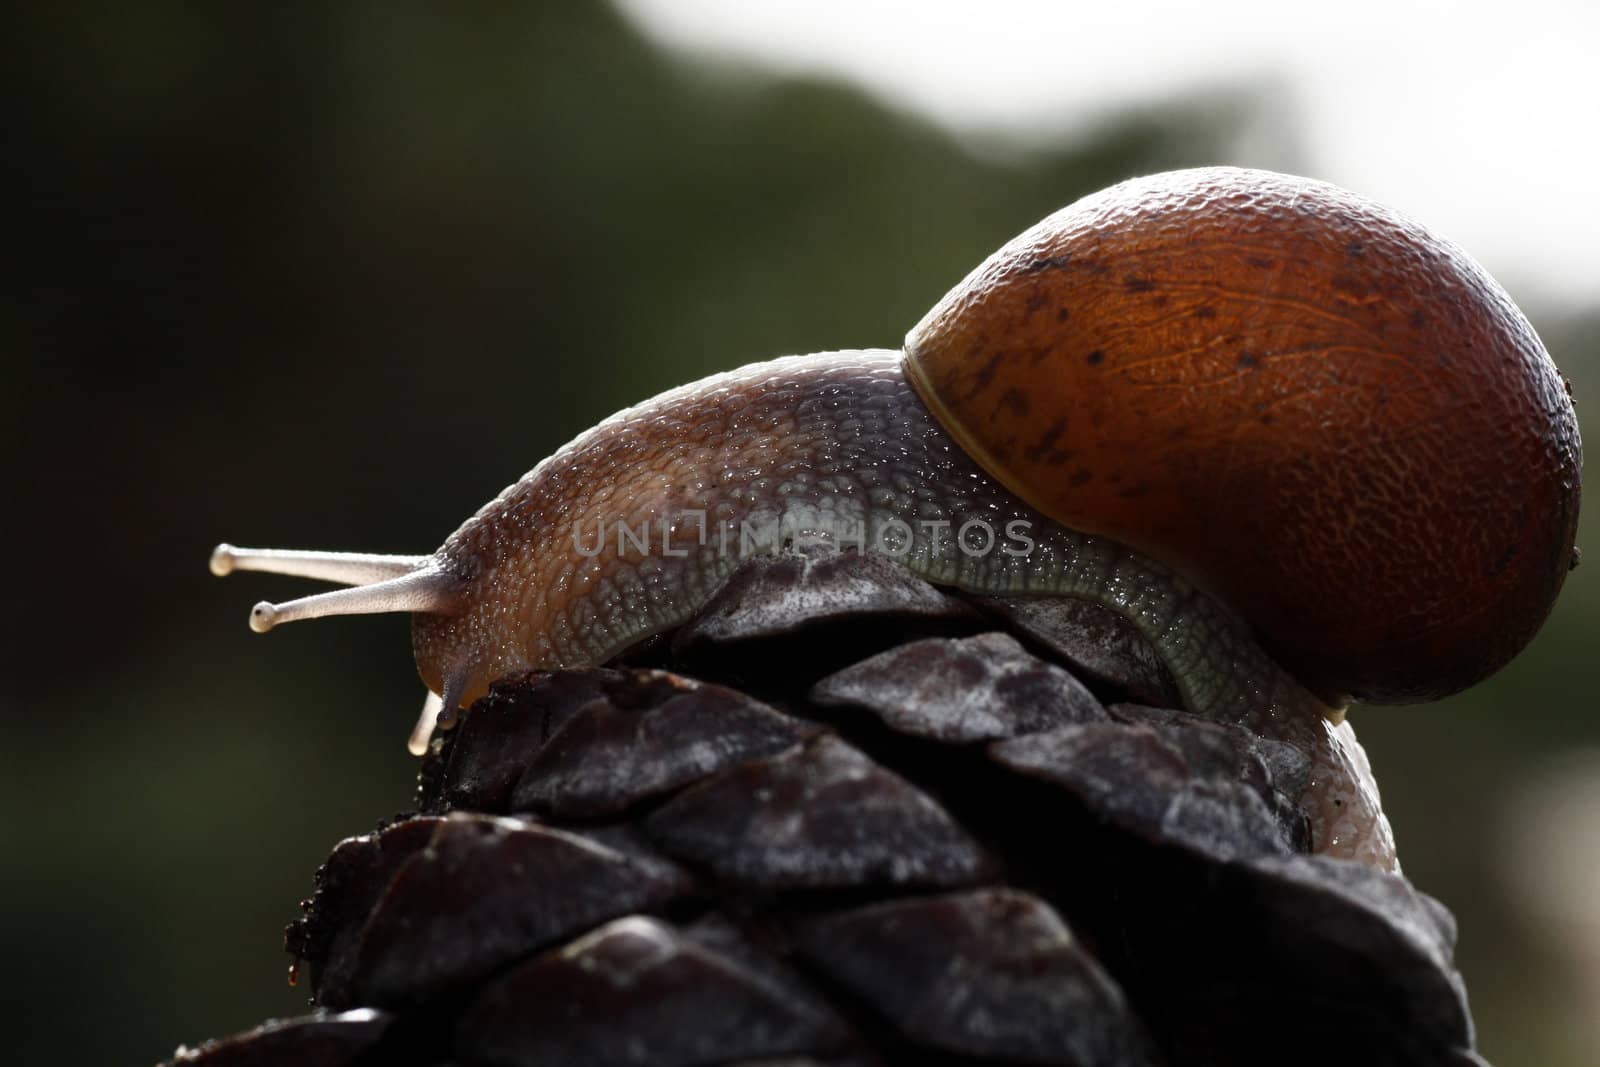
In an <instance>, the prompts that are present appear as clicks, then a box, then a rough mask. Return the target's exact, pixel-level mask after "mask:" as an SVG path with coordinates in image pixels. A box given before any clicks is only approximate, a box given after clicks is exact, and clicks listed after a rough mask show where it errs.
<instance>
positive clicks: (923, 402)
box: [212, 169, 1581, 865]
mask: <svg viewBox="0 0 1600 1067" xmlns="http://www.w3.org/2000/svg"><path fill="white" fill-rule="evenodd" d="M1358 245H1359V248H1357V246H1358ZM1397 261H1398V262H1397ZM1363 268H1366V269H1363ZM1345 298H1348V299H1345ZM1341 301H1342V302H1341ZM1424 342H1426V343H1424ZM1435 342H1437V345H1439V346H1444V348H1448V346H1450V345H1459V346H1461V347H1460V348H1459V349H1455V348H1449V349H1448V351H1446V350H1444V348H1441V349H1440V350H1439V351H1437V352H1436V351H1435V349H1434V348H1430V347H1429V345H1430V344H1434V343H1435ZM1385 412H1389V413H1396V414H1398V416H1399V418H1400V420H1401V421H1400V425H1399V427H1398V428H1389V427H1385V426H1384V425H1382V416H1383V413H1385ZM1208 419H1209V420H1210V421H1209V422H1208V421H1207V420H1208ZM1285 424H1288V425H1287V426H1286V425H1285ZM1304 424H1309V425H1304ZM1463 426H1465V429H1463V428H1462V427H1463ZM1485 428H1487V429H1488V430H1489V431H1490V432H1491V433H1498V434H1499V435H1500V436H1499V439H1498V441H1497V443H1496V445H1495V446H1493V447H1488V446H1483V447H1479V448H1478V449H1477V450H1476V451H1475V452H1474V451H1472V450H1470V449H1467V448H1466V447H1465V445H1463V444H1462V442H1463V440H1464V437H1463V436H1462V435H1463V434H1466V433H1468V432H1470V431H1482V430H1484V429H1485ZM1146 452H1147V453H1148V455H1145V453H1146ZM1374 455H1375V456H1377V457H1378V459H1379V460H1380V461H1381V462H1379V463H1378V464H1377V465H1376V467H1375V470H1376V473H1373V474H1370V475H1362V474H1361V473H1360V472H1358V471H1356V470H1354V469H1353V468H1351V467H1350V466H1349V465H1348V462H1354V461H1355V460H1358V459H1360V458H1362V457H1368V458H1370V457H1371V456H1374ZM1458 459H1459V460H1461V462H1459V463H1458V462H1457V460H1458ZM1347 461H1348V462H1347ZM1274 463H1276V466H1274ZM1580 463H1581V460H1580V457H1579V446H1578V438H1577V429H1576V422H1575V419H1574V418H1573V416H1572V409H1571V404H1570V401H1569V400H1568V398H1567V396H1566V394H1565V392H1564V389H1563V383H1562V382H1561V379H1560V376H1559V374H1557V373H1556V371H1555V369H1554V367H1553V365H1552V364H1551V363H1550V361H1549V357H1548V356H1547V355H1545V354H1544V350H1543V348H1542V347H1541V346H1540V345H1539V342H1538V339H1537V337H1536V336H1535V335H1534V333H1533V331H1532V328H1531V327H1529V326H1528V325H1527V323H1526V321H1525V320H1524V319H1522V317H1521V315H1520V313H1518V312H1517V311H1516V309H1515V307H1514V306H1513V305H1512V304H1511V303H1510V300H1509V298H1506V297H1505V296H1504V294H1503V293H1502V292H1501V291H1500V290H1499V288H1498V286H1496V285H1495V284H1494V282H1493V281H1492V280H1490V279H1489V278H1488V276H1487V275H1485V274H1483V272H1482V271H1481V269H1479V268H1477V267H1476V265H1475V264H1472V263H1471V261H1470V260H1468V259H1466V257H1465V256H1464V255H1462V254H1461V253H1459V252H1456V251H1455V250H1454V249H1453V248H1451V247H1450V246H1447V245H1445V244H1443V243H1442V242H1439V241H1437V239H1435V238H1432V237H1431V235H1428V234H1426V232H1425V231H1422V230H1420V229H1419V228H1417V227H1415V226H1414V225H1413V224H1410V223H1407V222H1404V221H1403V220H1398V219H1396V218H1395V217H1394V216H1392V215H1390V214H1388V213H1387V212H1384V211H1383V209H1381V208H1378V207H1377V206H1376V205H1371V204H1368V203H1367V202H1365V201H1361V200H1359V199H1357V198H1355V197H1353V196H1350V194H1347V193H1343V192H1342V191H1340V190H1336V189H1334V188H1333V187H1331V186H1325V185H1322V184H1320V183H1315V182H1309V181H1306V180H1304V179H1295V178H1287V177H1285V176H1282V175H1271V174H1265V173H1263V172H1254V171H1237V170H1228V169H1217V170H1206V171H1187V172H1176V173H1174V174H1170V175H1158V176H1156V177H1155V178H1151V179H1141V180H1138V181H1135V182H1128V183H1124V184H1123V185H1120V186H1116V187H1113V188H1112V189H1110V190H1107V191H1106V192H1105V193H1102V194H1098V195H1097V196H1095V197H1090V198H1087V199H1086V200H1084V201H1080V202H1079V203H1078V204H1075V205H1073V206H1072V207H1069V208H1067V209H1064V211H1062V212H1060V213H1058V214H1057V215H1055V216H1051V218H1049V219H1046V220H1045V221H1044V222H1042V223H1040V224H1039V226H1037V227H1035V228H1034V229H1033V230H1030V231H1028V232H1027V233H1025V234H1023V235H1022V236H1021V237H1019V238H1018V239H1017V240H1015V241H1013V242H1012V243H1011V244H1008V245H1007V246H1005V247H1004V248H1002V249H1001V250H1000V251H999V252H998V253H996V254H995V256H993V257H991V258H990V260H988V261H986V263H985V264H983V265H982V266H980V267H979V268H978V269H977V270H976V271H974V272H973V274H972V275H971V276H969V277H968V279H967V280H966V281H964V282H963V283H962V284H961V285H959V286H957V287H956V289H954V290H952V291H951V293H950V294H949V295H948V296H946V297H945V298H944V300H942V301H941V302H940V303H939V304H938V305H936V306H935V308H934V309H933V310H932V311H931V312H930V313H929V314H928V316H927V317H926V318H924V320H923V321H922V323H920V324H919V325H918V326H917V327H916V328H915V329H914V330H913V331H912V332H911V334H910V336H909V337H908V339H907V344H906V348H905V349H904V350H902V351H889V350H866V351H854V352H837V353H829V354H823V355H814V356H802V357H789V358H785V359H778V360H774V361H771V362H768V363H760V364H754V365H751V366H748V367H745V368H742V369H740V370H736V371H732V372H729V373H726V374H721V375H716V376H713V377H711V378H707V379H705V380H703V381H701V382H697V383H694V384H692V385H688V386H684V387H682V388H679V389H675V390H672V391H669V392H667V393H664V394H662V395H661V396H659V397H656V398H654V399H652V400H650V401H647V402H645V403H643V404H640V405H638V406H636V407H633V408H630V409H628V410H626V411H623V412H621V413H619V414H617V415H615V416H613V417H612V418H610V419H608V420H606V421H605V422H603V423H601V424H600V425H599V426H597V427H595V428H594V429H592V430H590V431H589V432H587V433H585V434H583V435H581V436H580V437H578V438H577V439H575V440H574V441H572V442H571V443H569V444H568V445H566V446H565V447H563V448H562V449H560V450H559V451H558V452H556V453H555V454H554V455H552V456H551V457H549V458H548V459H546V460H545V461H544V462H542V463H540V464H539V465H538V466H537V467H535V468H534V469H533V470H532V471H530V472H529V473H528V474H527V475H526V476H524V477H523V478H522V479H521V480H519V481H518V482H516V483H515V484H513V485H512V486H510V487H509V488H507V489H506V490H505V491H504V492H503V493H501V494H500V496H498V497H497V498H496V499H495V500H493V501H491V502H490V503H489V504H487V505H485V506H484V507H483V508H482V509H481V510H480V511H479V512H478V513H477V514H476V515H474V516H473V517H472V518H471V519H469V520H467V522H465V523H464V524H463V525H462V526H461V527H460V528H459V529H457V530H456V532H455V533H453V534H452V535H451V536H450V537H449V538H448V539H447V540H446V541H445V543H444V544H443V545H442V546H441V547H440V549H439V550H438V551H437V552H436V553H434V554H433V555H431V556H424V557H378V556H359V555H343V554H332V553H272V552H254V551H246V550H237V549H233V548H231V547H230V546H226V545H224V546H220V547H219V548H218V550H217V552H216V553H215V554H214V555H213V560H212V567H213V570H214V571H215V572H217V573H227V572H228V571H230V570H232V569H235V568H238V569H257V570H271V571H278V572H282V573H292V574H302V575H306V576H311V577H322V578H328V579H331V580H335V581H345V582H348V583H350V584H352V585H354V586H355V587H354V588H351V589H347V590H341V591H338V592H333V593H325V594H320V595H318V596H313V597H307V598H303V599H302V600H298V601H291V602H289V603H287V604H282V605H270V604H261V605H257V607H256V609H255V610H254V612H253V614H252V625H253V626H254V627H255V628H257V629H261V630H265V629H269V628H271V626H272V625H274V624H276V623H278V622H283V621H290V620H293V619H297V618H308V617H316V616H320V615H327V614H347V613H359V612H368V611H386V610H404V611H410V612H413V613H414V626H413V644H414V649H415V652H416V656H417V664H418V669H419V672H420V673H421V675H422V678H423V680H424V682H425V683H426V684H427V685H428V687H429V689H430V690H431V691H432V692H433V693H437V694H440V697H439V698H437V699H436V700H434V701H432V702H430V705H429V707H428V708H426V709H425V711H424V716H423V720H422V721H421V722H420V723H419V724H418V729H417V731H416V733H414V735H413V738H412V747H413V750H414V751H415V750H419V749H421V748H422V747H423V746H425V743H426V740H427V736H428V734H429V732H430V731H431V728H432V726H433V725H434V722H433V716H434V714H437V715H438V717H439V721H440V723H442V724H446V725H447V724H448V722H449V721H450V719H452V718H453V716H454V714H455V710H456V709H457V708H458V707H460V706H462V705H463V704H465V703H469V702H470V701H471V700H473V699H475V698H476V697H477V696H479V695H481V694H482V693H483V692H485V691H486V690H487V688H488V686H489V684H490V683H491V682H493V681H494V680H496V679H497V678H500V677H503V676H505V675H507V674H511V673H514V672H517V671H521V670H527V669H536V668H543V669H550V668H557V667H577V666H591V665H596V664H599V663H603V662H605V661H606V660H608V659H610V658H612V657H613V656H615V655H616V654H618V653H620V652H621V651H623V650H624V649H626V648H628V647H629V646H630V645H633V644H635V643H637V642H638V641H640V640H642V639H643V638H645V637H648V636H650V635H651V634H654V633H659V632H662V631H665V630H668V629H671V628H672V627H675V626H677V625H679V624H681V623H682V622H684V621H686V620H688V619H689V618H691V617H692V616H694V615H695V614H696V613H697V612H698V611H699V610H700V609H701V608H703V607H704V606H705V604H706V603H707V602H708V601H709V600H710V599H711V597H712V596H714V595H715V593H716V592H717V591H718V589H719V588H720V587H721V586H722V585H723V584H724V583H725V582H726V580H727V579H728V577H729V576H730V575H731V574H732V573H733V571H734V570H735V569H736V568H737V566H738V564H739V563H740V561H741V559H742V558H744V557H745V556H747V555H748V554H750V553H751V552H759V551H780V550H783V549H784V548H786V547H792V546H794V545H796V544H798V543H799V542H801V541H805V542H810V543H815V544H821V545H825V546H830V547H832V548H835V549H845V550H849V549H852V548H853V549H855V550H858V551H878V552H885V553H887V554H890V555H892V556H894V557H895V558H897V559H899V560H900V561H901V562H902V563H903V564H904V565H905V566H906V567H908V568H909V569H911V570H912V571H913V572H915V573H917V574H919V575H920V576H922V577H924V578H926V579H928V580H929V581H932V582H935V583H937V584H942V585H947V586H953V587H957V588H961V589H966V590H969V591H974V592H982V593H988V594H996V595H1021V596H1030V595H1032V596H1038V595H1050V596H1077V597H1086V598H1089V599H1093V600H1096V601H1098V602H1100V603H1102V604H1105V605H1106V606H1108V607H1110V608H1112V609H1114V610H1116V611H1118V612H1119V613H1121V614H1122V615H1123V616H1124V617H1126V618H1127V619H1129V620H1130V621H1131V622H1132V623H1133V624H1134V626H1135V627H1136V628H1138V629H1139V631H1140V632H1141V633H1143V634H1144V636H1145V637H1146V638H1147V639H1148V640H1149V641H1150V642H1151V644H1152V645H1153V646H1154V647H1155V648H1156V650H1157V652H1158V653H1159V654H1160V655H1161V657H1162V659H1163V660H1164V661H1165V662H1166V664H1167V666H1168V668H1169V670H1170V672H1171V674H1172V676H1173V678H1174V680H1175V681H1176V682H1177V684H1178V686H1179V689H1180V691H1181V693H1182V696H1183V698H1184V700H1185V703H1186V704H1187V705H1188V706H1189V707H1190V709H1191V710H1193V711H1196V712H1199V713H1201V714H1206V715H1212V716H1216V717H1219V718H1226V719H1229V720H1233V721H1239V722H1243V723H1246V724H1247V725H1250V726H1252V727H1253V728H1255V729H1257V730H1258V731H1260V732H1262V733H1264V734H1267V735H1269V736H1276V737H1282V738H1286V739H1290V740H1294V741H1296V742H1297V743H1299V744H1301V746H1302V747H1304V748H1306V749H1307V750H1309V751H1311V753H1312V755H1313V763H1314V772H1313V782H1312V786H1311V787H1310V789H1309V790H1308V800H1309V803H1308V807H1309V809H1310V812H1311V816H1312V821H1313V840H1314V842H1315V843H1316V847H1318V849H1319V850H1323V851H1329V852H1336V853H1340V854H1346V855H1357V856H1360V857H1361V858H1364V859H1367V860H1369V861H1370V862H1376V863H1380V864H1386V865H1387V864H1392V862H1393V846H1392V838H1391V837H1390V835H1389V832H1388V825H1387V823H1386V821H1385V820H1384V819H1383V816H1382V813H1381V810H1380V809H1379V808H1378V806H1377V798H1376V792H1375V790H1374V789H1373V788H1372V787H1371V781H1370V776H1369V775H1368V774H1367V773H1366V770H1365V762H1364V757H1363V756H1362V755H1361V753H1360V751H1359V747H1358V746H1356V745H1355V743H1354V737H1353V735H1352V734H1350V732H1349V727H1348V725H1345V724H1343V723H1342V721H1341V716H1340V715H1339V714H1338V708H1339V707H1340V705H1341V703H1342V699H1341V698H1342V697H1343V696H1344V695H1345V694H1351V693H1359V694H1361V695H1364V696H1372V695H1389V696H1394V695H1400V696H1407V697H1413V698H1415V697H1418V696H1422V695H1426V694H1430V693H1435V692H1442V691H1453V690H1454V689H1456V688H1460V687H1462V686H1463V685H1465V684H1470V682H1471V681H1472V680H1475V679H1476V677H1478V676H1481V675H1482V674H1485V673H1488V672H1489V671H1491V670H1493V669H1494V668H1495V667H1498V666H1499V665H1500V664H1501V663H1503V662H1504V661H1505V660H1506V659H1509V657H1510V655H1512V654H1514V653H1515V651H1516V650H1517V649H1519V648H1520V647H1521V646H1522V644H1524V643H1526V641H1527V639H1528V638H1530V637H1531V636H1532V633H1533V631H1534V630H1535V629H1536V628H1537V626H1538V624H1539V622H1541V621H1542V619H1543V618H1544V615H1545V613H1546V612H1547V611H1548V609H1549V604H1550V602H1551V601H1552V600H1553V598H1554V596H1555V592H1556V590H1557V589H1559V586H1560V582H1561V577H1562V576H1563V575H1564V573H1565V570H1566V568H1567V566H1568V565H1569V563H1570V560H1571V555H1572V541H1573V538H1574V536H1575V527H1576V517H1577V499H1578V488H1577V485H1578V477H1579V469H1580ZM1457 468H1460V469H1457ZM1285 471H1286V472H1287V473H1285ZM1394 509H1410V510H1411V511H1418V512H1421V513H1422V515H1423V517H1422V519H1421V520H1420V525H1421V527H1422V529H1421V532H1420V533H1411V532H1409V531H1401V532H1397V529H1398V527H1400V526H1402V525H1403V523H1402V522H1400V520H1399V519H1397V518H1396V517H1395V516H1394V515H1393V513H1392V512H1393V510H1394ZM1141 515H1142V516H1143V520H1142V522H1141ZM1273 533H1278V534H1281V535H1284V536H1285V537H1286V538H1287V543H1269V542H1270V537H1269V535H1270V534H1273ZM1230 537H1232V538H1235V539H1238V540H1240V541H1241V542H1242V543H1241V544H1230V542H1229V538H1230ZM1158 560H1159V561H1160V562H1157V561H1158ZM1295 566H1298V567H1299V568H1300V569H1301V570H1309V571H1311V572H1312V573H1311V575H1310V576H1309V577H1295V576H1293V575H1286V574H1285V573H1283V572H1286V571H1292V570H1294V568H1295ZM1411 571H1416V572H1417V576H1416V577H1415V579H1414V580H1412V582H1411V584H1410V585H1408V586H1406V587H1404V588H1402V589H1401V590H1399V591H1398V592H1395V591H1393V590H1391V589H1390V588H1388V586H1387V585H1386V584H1385V583H1389V582H1390V581H1391V580H1392V579H1393V575H1394V574H1396V573H1401V574H1407V573H1410V572H1411ZM1324 572H1325V573H1324ZM1344 587H1354V588H1355V591H1354V592H1353V593H1352V592H1346V591H1345V589H1344ZM1302 597H1303V598H1308V599H1309V600H1311V601H1313V602H1312V603H1309V604H1301V603H1298V599H1297V598H1302ZM1363 601H1370V602H1371V603H1372V606H1373V609H1374V611H1376V612H1379V613H1384V612H1386V613H1387V615H1384V617H1382V618H1379V619H1377V620H1376V621H1370V620H1369V621H1367V622H1365V623H1363V624H1361V625H1355V624H1354V623H1353V622H1352V614H1353V612H1352V604H1359V603H1361V602H1363ZM1273 627H1278V628H1280V629H1281V632H1280V629H1273ZM1395 644H1398V645H1399V647H1400V650H1401V651H1402V652H1403V653H1405V654H1404V655H1398V656H1397V655H1396V654H1393V653H1392V652H1391V646H1392V645H1395ZM1263 645H1266V646H1268V647H1270V648H1271V649H1273V651H1275V652H1277V653H1278V655H1279V656H1281V657H1283V658H1284V660H1285V661H1286V662H1288V663H1290V664H1291V668H1292V669H1290V670H1285V669H1284V668H1282V667H1280V666H1278V659H1277V658H1275V657H1274V656H1271V655H1269V654H1268V653H1267V652H1266V651H1263ZM1319 649H1320V651H1319ZM1423 652H1427V653H1429V654H1431V655H1433V657H1434V661H1435V662H1434V663H1433V664H1432V665H1431V673H1430V664H1421V665H1419V664H1417V663H1416V662H1415V660H1416V657H1417V656H1418V655H1420V654H1421V653H1423ZM1397 660H1398V662H1397Z"/></svg>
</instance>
